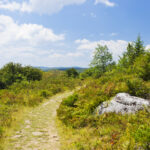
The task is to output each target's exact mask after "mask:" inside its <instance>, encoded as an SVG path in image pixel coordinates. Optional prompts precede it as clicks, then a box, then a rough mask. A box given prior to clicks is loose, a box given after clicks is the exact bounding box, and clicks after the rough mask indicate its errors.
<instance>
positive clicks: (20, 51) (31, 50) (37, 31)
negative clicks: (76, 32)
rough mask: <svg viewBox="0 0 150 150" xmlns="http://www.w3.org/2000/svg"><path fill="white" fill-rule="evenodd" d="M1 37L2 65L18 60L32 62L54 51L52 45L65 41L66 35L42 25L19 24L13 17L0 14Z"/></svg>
mask: <svg viewBox="0 0 150 150" xmlns="http://www.w3.org/2000/svg"><path fill="white" fill-rule="evenodd" d="M0 39H1V40H0V62H1V63H0V65H3V64H5V63H6V62H8V61H17V60H18V62H23V63H26V64H28V63H29V64H30V63H31V62H33V61H34V60H35V59H36V58H39V60H40V57H41V56H43V55H45V56H47V55H51V54H52V53H54V51H52V50H49V49H50V47H52V46H55V45H58V44H59V42H61V43H62V42H64V40H65V35H64V34H55V33H54V32H53V30H52V29H49V28H45V27H43V26H42V25H37V24H18V23H16V22H15V21H14V20H13V19H12V18H11V17H9V16H4V15H0ZM29 60H30V61H29Z"/></svg>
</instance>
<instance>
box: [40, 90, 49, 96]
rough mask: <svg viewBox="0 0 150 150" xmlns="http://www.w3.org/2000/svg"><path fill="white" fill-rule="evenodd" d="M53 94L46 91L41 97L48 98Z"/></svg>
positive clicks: (42, 92)
mask: <svg viewBox="0 0 150 150" xmlns="http://www.w3.org/2000/svg"><path fill="white" fill-rule="evenodd" d="M50 95H51V94H50V93H49V92H48V91H46V90H43V91H41V92H40V96H41V97H43V98H48V97H49V96H50Z"/></svg>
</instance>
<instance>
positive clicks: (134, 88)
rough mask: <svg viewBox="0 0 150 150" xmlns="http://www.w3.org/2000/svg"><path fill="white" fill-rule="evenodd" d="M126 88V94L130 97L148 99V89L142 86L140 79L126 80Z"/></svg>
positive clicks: (142, 82) (149, 91) (149, 90)
mask: <svg viewBox="0 0 150 150" xmlns="http://www.w3.org/2000/svg"><path fill="white" fill-rule="evenodd" d="M126 84H127V86H128V92H129V93H130V94H131V95H132V96H139V97H142V98H148V94H149V93H150V89H149V88H147V87H146V86H145V84H144V81H143V80H141V79H134V80H128V81H127V82H126Z"/></svg>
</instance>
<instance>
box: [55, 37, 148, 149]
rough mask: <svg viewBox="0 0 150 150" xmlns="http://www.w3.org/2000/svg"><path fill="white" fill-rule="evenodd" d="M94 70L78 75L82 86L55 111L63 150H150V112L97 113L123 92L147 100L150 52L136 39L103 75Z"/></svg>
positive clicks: (107, 67)
mask: <svg viewBox="0 0 150 150" xmlns="http://www.w3.org/2000/svg"><path fill="white" fill-rule="evenodd" d="M100 48H101V47H100ZM101 49H102V50H104V49H105V47H102V48H101ZM136 50H138V52H140V51H143V52H141V54H137V52H136ZM96 58H97V57H96ZM107 58H108V57H107ZM100 65H101V64H100ZM96 67H97V66H96ZM96 67H95V68H90V69H88V70H86V71H85V72H83V73H82V74H80V78H81V79H82V80H85V81H86V82H85V87H83V88H81V89H80V90H79V91H78V92H76V93H74V94H73V95H72V96H70V97H68V98H66V99H64V100H63V101H62V103H61V105H60V107H59V109H58V111H57V114H58V118H59V120H61V121H58V126H59V129H60V134H61V135H62V137H63V138H62V149H64V150H70V149H73V150H76V149H77V150H106V149H108V150H109V149H114V150H116V149H118V150H137V149H143V150H148V149H150V111H149V110H147V109H145V110H141V111H139V112H137V113H136V114H125V115H122V114H115V113H108V114H102V115H98V114H97V112H96V108H97V107H98V106H99V105H100V104H101V103H102V102H104V101H108V100H111V99H112V98H113V97H114V96H115V95H116V94H118V93H122V92H123V93H124V92H125V93H129V94H130V95H132V96H137V97H141V98H145V99H148V100H150V52H149V51H146V50H145V49H144V47H143V46H142V42H141V40H140V39H137V41H136V42H135V43H134V44H133V45H130V44H129V45H128V48H127V51H126V53H124V55H123V57H122V58H120V60H119V62H118V63H117V64H112V65H111V64H110V65H109V66H108V65H106V68H105V71H104V72H101V71H100V69H99V70H97V68H96ZM64 133H65V135H64ZM67 143H69V144H67Z"/></svg>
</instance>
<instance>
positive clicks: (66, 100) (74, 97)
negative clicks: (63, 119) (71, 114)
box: [62, 94, 78, 107]
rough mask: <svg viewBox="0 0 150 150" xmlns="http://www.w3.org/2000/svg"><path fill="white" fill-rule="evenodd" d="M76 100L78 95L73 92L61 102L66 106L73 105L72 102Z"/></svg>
mask: <svg viewBox="0 0 150 150" xmlns="http://www.w3.org/2000/svg"><path fill="white" fill-rule="evenodd" d="M77 100H78V95H77V94H73V95H72V96H69V97H68V98H66V99H64V100H63V102H62V104H63V105H66V106H68V107H74V103H75V102H76V101H77Z"/></svg>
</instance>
